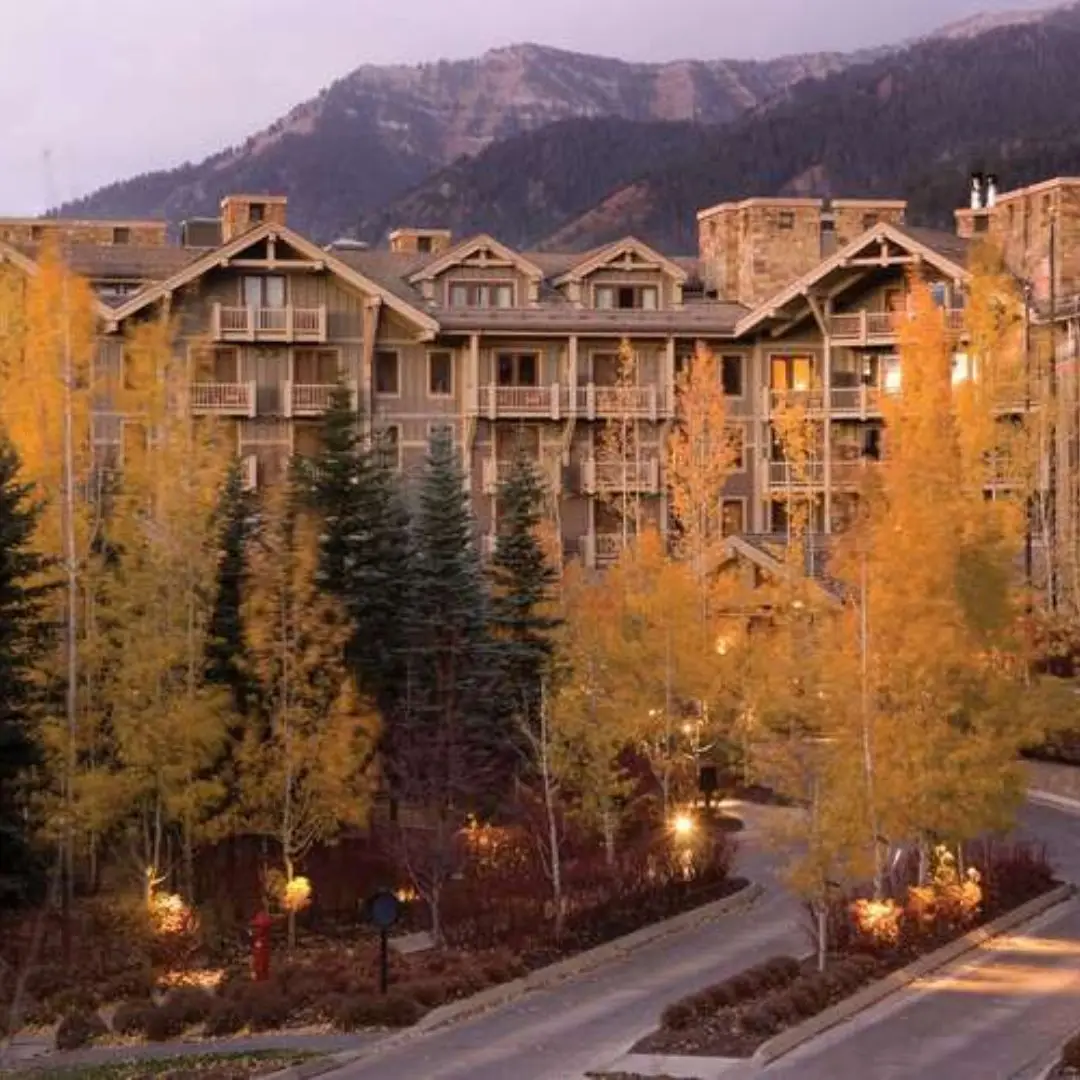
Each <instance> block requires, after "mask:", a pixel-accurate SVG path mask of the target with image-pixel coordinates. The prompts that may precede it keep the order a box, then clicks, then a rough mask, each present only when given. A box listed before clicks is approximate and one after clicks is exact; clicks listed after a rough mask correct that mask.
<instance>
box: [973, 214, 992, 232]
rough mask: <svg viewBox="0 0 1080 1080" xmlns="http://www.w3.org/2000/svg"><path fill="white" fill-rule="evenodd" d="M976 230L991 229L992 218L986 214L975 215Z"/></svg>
mask: <svg viewBox="0 0 1080 1080" xmlns="http://www.w3.org/2000/svg"><path fill="white" fill-rule="evenodd" d="M975 231H976V232H977V233H984V232H989V231H990V218H989V217H987V215H986V214H976V215H975Z"/></svg>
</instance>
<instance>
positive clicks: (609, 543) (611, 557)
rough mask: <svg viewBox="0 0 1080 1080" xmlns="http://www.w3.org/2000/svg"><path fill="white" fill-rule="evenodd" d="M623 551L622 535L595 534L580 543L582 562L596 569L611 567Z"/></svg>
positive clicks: (583, 538)
mask: <svg viewBox="0 0 1080 1080" xmlns="http://www.w3.org/2000/svg"><path fill="white" fill-rule="evenodd" d="M622 549H623V537H622V534H621V533H593V534H592V535H590V536H583V537H582V538H581V540H580V541H579V542H578V550H579V551H580V552H581V560H582V562H584V563H585V565H586V566H588V567H590V568H596V567H599V566H610V565H611V564H612V563H613V562H615V560H616V559H618V557H619V554H620V552H621V551H622Z"/></svg>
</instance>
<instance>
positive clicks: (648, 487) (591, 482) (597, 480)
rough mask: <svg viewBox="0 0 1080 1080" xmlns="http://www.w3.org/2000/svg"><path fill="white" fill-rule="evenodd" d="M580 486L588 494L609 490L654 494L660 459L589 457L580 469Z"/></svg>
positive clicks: (657, 487)
mask: <svg viewBox="0 0 1080 1080" xmlns="http://www.w3.org/2000/svg"><path fill="white" fill-rule="evenodd" d="M582 487H583V488H584V490H585V491H586V492H587V493H588V494H589V495H596V494H598V493H603V492H611V491H640V492H646V493H649V494H656V493H657V492H659V490H660V459H659V458H655V457H653V458H645V459H643V460H641V461H626V462H622V461H598V460H597V459H596V458H589V459H587V460H586V462H585V466H584V469H583V471H582Z"/></svg>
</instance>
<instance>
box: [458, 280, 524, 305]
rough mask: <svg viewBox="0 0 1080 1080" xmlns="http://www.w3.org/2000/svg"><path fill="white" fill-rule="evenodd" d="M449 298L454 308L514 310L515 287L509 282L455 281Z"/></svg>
mask: <svg viewBox="0 0 1080 1080" xmlns="http://www.w3.org/2000/svg"><path fill="white" fill-rule="evenodd" d="M448 298H449V304H450V307H452V308H512V307H513V306H514V285H513V282H509V281H454V282H451V283H450V289H449V293H448Z"/></svg>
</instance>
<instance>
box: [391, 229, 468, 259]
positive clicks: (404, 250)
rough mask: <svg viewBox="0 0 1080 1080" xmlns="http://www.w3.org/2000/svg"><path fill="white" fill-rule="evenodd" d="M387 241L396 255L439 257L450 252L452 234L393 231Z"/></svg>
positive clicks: (441, 230)
mask: <svg viewBox="0 0 1080 1080" xmlns="http://www.w3.org/2000/svg"><path fill="white" fill-rule="evenodd" d="M388 239H389V241H390V250H391V251H393V252H394V253H395V254H398V255H419V254H423V255H441V254H443V252H446V251H449V250H450V248H451V246H452V245H453V242H454V234H453V233H452V232H451V231H450V230H449V229H395V230H394V231H393V232H392V233H391V234H390V236H389V237H388Z"/></svg>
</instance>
